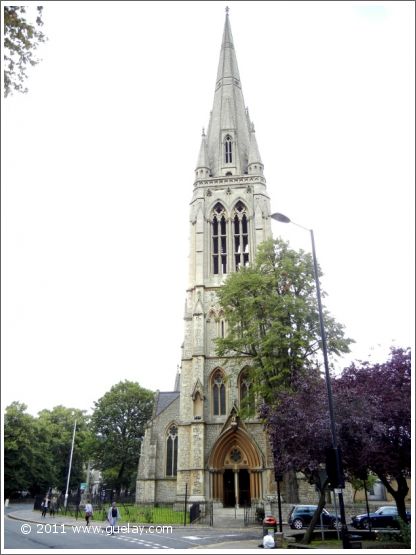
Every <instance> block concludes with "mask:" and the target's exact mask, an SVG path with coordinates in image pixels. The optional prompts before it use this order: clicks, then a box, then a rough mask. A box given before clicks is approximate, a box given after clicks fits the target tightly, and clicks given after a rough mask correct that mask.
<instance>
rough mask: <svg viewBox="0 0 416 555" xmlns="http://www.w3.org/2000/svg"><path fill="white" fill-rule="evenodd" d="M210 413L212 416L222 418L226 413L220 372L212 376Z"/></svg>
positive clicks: (222, 380) (222, 378)
mask: <svg viewBox="0 0 416 555" xmlns="http://www.w3.org/2000/svg"><path fill="white" fill-rule="evenodd" d="M212 412H213V414H214V416H222V415H224V414H225V412H226V406H225V383H224V375H223V373H222V372H221V370H217V371H216V372H214V375H213V376H212Z"/></svg>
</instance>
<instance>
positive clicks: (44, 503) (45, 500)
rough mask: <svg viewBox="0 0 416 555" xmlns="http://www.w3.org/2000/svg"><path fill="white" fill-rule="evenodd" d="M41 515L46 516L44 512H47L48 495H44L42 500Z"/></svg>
mask: <svg viewBox="0 0 416 555" xmlns="http://www.w3.org/2000/svg"><path fill="white" fill-rule="evenodd" d="M41 506H42V516H43V517H45V518H46V513H47V512H48V506H49V497H48V496H46V497H45V499H44V500H43V501H42V505H41Z"/></svg>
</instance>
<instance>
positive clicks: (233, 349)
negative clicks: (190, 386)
mask: <svg viewBox="0 0 416 555" xmlns="http://www.w3.org/2000/svg"><path fill="white" fill-rule="evenodd" d="M322 296H324V294H323V295H322ZM218 297H219V302H220V304H221V306H222V308H223V310H224V313H225V318H226V320H227V324H228V329H227V336H226V337H224V338H220V339H218V340H217V352H218V354H219V355H220V356H224V357H235V356H241V357H250V364H251V368H252V370H251V372H252V376H251V377H252V382H253V383H254V384H255V387H256V388H257V391H258V393H260V396H261V397H263V398H265V399H268V400H269V401H270V402H272V399H273V398H274V392H275V391H276V390H281V389H283V390H290V389H292V388H293V386H294V384H295V383H297V382H298V381H299V379H300V378H301V377H302V376H303V375H305V373H306V372H308V373H309V372H310V371H311V369H313V368H316V367H317V366H318V364H319V353H320V349H321V338H320V328H319V312H318V306H317V299H316V289H315V279H314V271H313V260H312V256H311V255H310V254H306V253H304V252H303V251H302V250H300V251H294V250H291V249H290V248H289V244H288V243H286V242H284V241H282V240H280V239H276V240H274V241H272V240H270V241H266V242H265V243H263V244H262V245H260V247H259V249H258V253H257V256H256V260H255V263H254V265H253V266H252V267H248V268H242V269H241V270H240V271H238V272H236V273H233V274H230V276H229V277H228V278H227V280H226V282H225V284H224V285H223V286H222V288H221V289H220V291H219V293H218ZM323 312H324V315H323V316H324V322H325V330H326V334H327V343H328V351H329V353H330V354H331V353H332V354H340V353H345V352H348V350H349V344H350V343H351V342H352V340H351V339H347V338H345V337H344V332H343V326H342V325H341V324H339V323H337V322H336V321H335V320H334V318H332V317H331V316H330V314H329V313H328V312H327V311H326V310H325V309H324V311H323Z"/></svg>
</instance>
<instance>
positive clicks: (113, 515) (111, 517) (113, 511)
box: [107, 501, 121, 536]
mask: <svg viewBox="0 0 416 555" xmlns="http://www.w3.org/2000/svg"><path fill="white" fill-rule="evenodd" d="M120 516H121V515H120V511H119V509H118V507H117V505H116V502H115V501H113V502H112V504H111V507H110V508H109V509H108V512H107V520H108V522H109V523H110V524H111V535H112V536H113V535H114V529H115V527H116V526H117V521H118V519H119V518H120Z"/></svg>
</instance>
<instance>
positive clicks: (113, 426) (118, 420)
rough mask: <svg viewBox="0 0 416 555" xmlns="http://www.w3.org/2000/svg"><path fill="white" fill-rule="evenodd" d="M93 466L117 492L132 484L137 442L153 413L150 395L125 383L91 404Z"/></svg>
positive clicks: (139, 443)
mask: <svg viewBox="0 0 416 555" xmlns="http://www.w3.org/2000/svg"><path fill="white" fill-rule="evenodd" d="M94 404H95V408H94V413H93V415H92V419H91V425H92V432H93V433H94V436H95V439H94V442H93V444H92V447H91V449H92V453H93V459H94V467H95V468H97V469H99V470H101V471H102V472H103V477H104V479H105V480H106V481H107V485H111V486H112V487H113V488H115V489H117V490H120V489H121V488H130V487H132V485H133V484H134V483H135V479H136V475H137V465H138V461H139V456H140V446H141V440H142V438H143V435H144V429H145V424H146V422H147V421H148V420H149V419H150V417H151V415H152V410H153V393H152V392H151V391H149V390H147V389H144V388H142V387H140V385H139V384H138V383H135V382H130V381H127V380H125V381H124V382H119V383H118V384H117V385H115V386H113V387H112V388H111V390H110V391H109V392H107V393H106V394H105V395H104V396H103V397H101V399H99V400H98V402H96V403H94Z"/></svg>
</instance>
